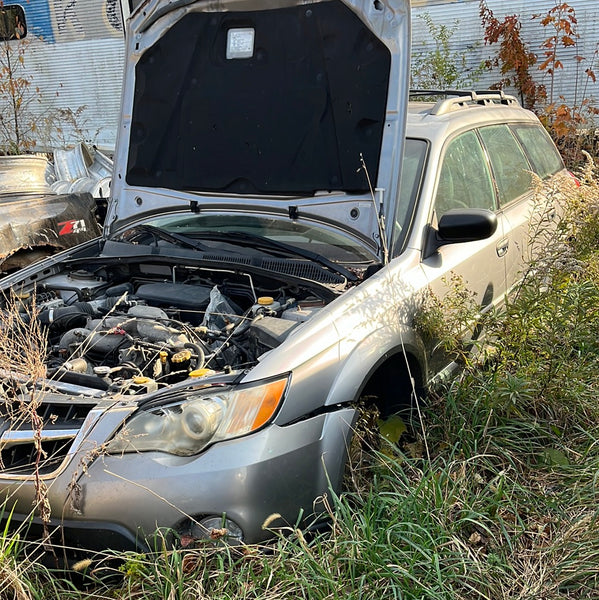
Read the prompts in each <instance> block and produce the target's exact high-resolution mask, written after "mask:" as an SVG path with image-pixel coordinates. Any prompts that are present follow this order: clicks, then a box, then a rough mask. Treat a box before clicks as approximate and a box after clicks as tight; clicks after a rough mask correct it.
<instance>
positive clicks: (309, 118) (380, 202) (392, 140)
mask: <svg viewBox="0 0 599 600" xmlns="http://www.w3.org/2000/svg"><path fill="white" fill-rule="evenodd" d="M409 44H410V20H409V2H408V0H351V1H345V0H328V1H324V2H305V1H302V2H295V1H292V0H231V1H228V0H221V1H217V2H213V1H210V2H208V1H193V0H169V1H166V0H148V1H147V2H144V3H142V4H141V5H140V6H138V7H137V8H136V9H135V10H134V11H133V13H132V15H131V17H130V19H129V22H128V29H127V56H128V58H127V61H126V65H127V67H126V69H127V70H126V73H125V82H124V92H123V110H122V115H123V117H122V123H121V127H120V132H119V138H118V141H117V149H116V156H115V173H114V179H113V189H112V196H113V198H112V200H111V204H110V206H109V210H108V216H107V221H106V223H107V225H106V232H107V234H108V233H110V232H113V231H115V230H117V229H120V228H121V227H124V226H126V225H128V224H130V223H131V222H133V221H136V220H138V219H140V218H143V217H144V216H146V215H152V214H156V213H157V212H162V211H165V210H185V209H187V207H191V208H192V209H193V210H196V211H197V210H214V211H218V210H221V209H227V210H231V209H236V210H242V211H244V212H245V211H247V212H256V211H259V212H263V213H264V212H272V213H278V214H288V215H289V217H290V218H293V219H302V218H305V219H310V220H312V221H314V220H323V221H326V222H327V223H328V224H329V225H331V224H333V225H335V226H338V227H340V228H343V229H346V230H348V231H350V232H351V233H353V234H354V235H356V236H358V237H361V238H363V239H364V240H366V241H367V242H369V243H371V245H372V246H373V247H375V248H376V247H377V246H378V242H377V241H376V240H377V238H378V237H379V235H380V227H379V222H378V219H377V215H378V213H379V212H380V211H381V206H382V210H383V211H384V213H386V216H387V217H389V216H390V215H392V213H393V207H392V199H394V198H396V197H397V192H398V184H399V174H400V173H399V172H400V166H401V155H402V148H403V137H404V130H405V117H404V115H405V112H406V105H407V86H408V81H409ZM375 189H377V190H378V191H376V192H375Z"/></svg>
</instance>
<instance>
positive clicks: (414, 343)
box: [325, 326, 427, 406]
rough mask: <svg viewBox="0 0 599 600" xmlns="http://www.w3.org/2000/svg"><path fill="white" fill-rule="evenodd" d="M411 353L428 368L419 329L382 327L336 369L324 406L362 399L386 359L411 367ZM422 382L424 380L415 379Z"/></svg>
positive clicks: (424, 368) (358, 346)
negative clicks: (370, 381)
mask: <svg viewBox="0 0 599 600" xmlns="http://www.w3.org/2000/svg"><path fill="white" fill-rule="evenodd" d="M408 356H411V357H413V359H415V360H416V361H417V363H418V365H419V366H420V372H421V373H426V372H427V361H426V351H425V347H424V344H423V342H422V340H421V339H420V337H419V335H418V334H417V332H416V331H414V330H413V329H411V328H408V327H401V328H399V329H393V328H391V327H389V326H384V327H381V328H380V329H378V330H376V331H374V332H373V333H372V334H371V335H369V336H368V337H366V338H364V339H363V340H362V341H361V342H360V343H359V344H358V345H356V346H355V347H354V348H353V349H352V351H351V352H350V354H349V355H348V356H347V357H346V358H345V360H344V361H343V363H342V364H341V365H340V368H339V370H338V372H337V375H336V377H335V380H334V382H333V385H332V386H331V388H330V391H329V394H328V396H327V399H326V401H325V406H332V405H336V404H345V403H347V402H354V401H356V400H358V399H359V397H360V394H361V393H362V390H363V389H364V387H365V385H366V384H367V382H368V381H369V379H370V378H371V377H372V376H373V375H374V373H375V372H376V370H377V369H378V368H379V367H380V366H381V365H382V364H383V363H385V362H386V361H387V360H389V359H393V357H395V358H396V359H397V368H398V369H400V368H403V367H406V368H407V367H408V366H409V365H408V362H407V357H408ZM415 384H416V385H417V386H422V385H423V382H422V381H417V382H415Z"/></svg>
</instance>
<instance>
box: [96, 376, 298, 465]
mask: <svg viewBox="0 0 599 600" xmlns="http://www.w3.org/2000/svg"><path fill="white" fill-rule="evenodd" d="M287 381H288V377H285V378H283V379H277V380H274V381H269V382H266V383H264V382H260V383H258V384H250V385H241V386H238V387H233V388H209V389H204V390H201V391H198V392H197V393H194V395H193V396H188V397H187V398H185V399H184V400H181V401H179V402H175V403H172V404H169V405H166V406H160V407H158V408H153V409H149V410H143V409H142V410H140V411H138V412H137V413H135V414H134V415H133V416H132V417H131V418H130V419H129V420H128V421H127V422H126V423H125V425H124V427H123V428H122V429H121V430H120V431H119V432H118V433H117V434H116V435H115V437H114V438H113V439H112V440H111V441H110V442H109V443H108V444H107V447H106V450H107V451H108V452H109V453H110V454H117V453H123V452H148V451H159V452H168V453H169V454H177V455H179V456H191V455H193V454H197V453H198V452H200V451H201V450H203V449H204V448H205V447H206V446H208V444H212V443H214V442H218V441H221V440H226V439H230V438H234V437H239V436H242V435H245V434H248V433H251V432H252V431H256V430H258V429H260V428H261V427H262V426H264V425H265V424H266V423H268V422H269V421H270V419H271V418H272V417H273V415H274V414H275V412H276V410H277V408H278V406H279V404H280V403H281V400H282V399H283V396H284V394H285V389H286V388H287Z"/></svg>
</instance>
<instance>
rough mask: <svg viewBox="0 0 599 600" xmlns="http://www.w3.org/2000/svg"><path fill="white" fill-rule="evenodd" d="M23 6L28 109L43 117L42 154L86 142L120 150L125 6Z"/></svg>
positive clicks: (67, 1)
mask: <svg viewBox="0 0 599 600" xmlns="http://www.w3.org/2000/svg"><path fill="white" fill-rule="evenodd" d="M5 4H9V2H7V1H5ZM20 4H21V6H23V8H24V10H25V17H26V20H27V26H28V35H27V37H26V38H25V40H24V41H23V43H24V44H25V46H24V52H23V65H24V67H25V71H26V74H25V75H24V76H25V77H26V78H27V79H28V80H30V81H31V86H30V90H32V93H31V94H30V95H31V96H32V101H30V102H29V104H28V107H27V108H28V110H30V111H31V112H32V113H35V114H36V115H37V133H36V136H37V138H38V148H48V147H49V148H52V147H57V146H60V145H68V144H71V143H74V142H78V141H80V140H81V139H85V141H87V142H89V143H93V144H96V145H97V146H99V147H102V148H108V149H110V148H112V147H114V142H115V137H116V130H117V126H118V119H119V110H120V99H121V81H122V73H123V63H124V40H123V24H122V17H121V8H120V2H119V0H27V1H21V2H20ZM10 44H12V45H13V46H14V45H15V44H16V42H10Z"/></svg>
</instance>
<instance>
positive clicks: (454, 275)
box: [422, 129, 507, 372]
mask: <svg viewBox="0 0 599 600" xmlns="http://www.w3.org/2000/svg"><path fill="white" fill-rule="evenodd" d="M440 164H441V167H440V169H439V171H438V173H439V175H438V180H437V186H436V192H435V197H434V201H433V210H432V214H431V219H430V233H429V235H434V232H435V229H436V227H437V223H438V220H439V219H440V218H441V217H442V216H443V214H444V213H446V212H447V211H449V210H451V209H470V208H477V209H480V208H482V209H488V210H490V211H493V212H495V213H496V215H497V218H498V227H497V229H496V231H495V233H494V234H493V235H491V237H489V238H487V239H483V240H477V241H469V242H458V243H451V244H445V245H441V246H440V247H439V248H438V249H436V250H435V251H434V252H432V253H429V255H428V256H427V255H426V254H427V251H426V249H423V259H422V268H423V270H424V272H425V274H426V277H427V280H428V282H429V288H430V290H431V291H432V293H433V294H434V296H436V297H437V298H439V299H443V298H445V302H443V301H442V305H445V308H446V310H448V312H452V311H454V308H451V309H450V308H448V307H450V306H451V307H454V305H455V303H456V302H460V297H461V298H462V301H463V302H464V303H465V304H471V306H470V307H468V308H469V309H471V308H473V307H478V309H479V310H480V311H481V312H484V311H486V310H489V309H490V308H491V307H493V306H494V305H496V304H498V303H500V302H502V300H503V297H504V294H505V289H506V288H505V285H506V279H505V254H506V250H507V240H506V238H505V235H504V231H503V223H502V219H503V217H502V215H501V213H500V212H499V211H498V207H497V199H496V192H495V187H494V184H493V179H492V177H491V172H490V169H489V163H488V160H487V157H486V154H485V151H484V149H483V146H482V144H481V141H480V138H479V136H478V133H477V131H476V130H474V129H473V130H470V131H467V132H464V133H462V134H460V135H458V136H457V137H455V138H454V139H452V140H451V141H450V142H449V143H448V144H446V148H445V150H444V152H443V155H442V159H441V163H440ZM460 295H461V296H460ZM454 313H455V311H454ZM453 316H454V317H455V314H453ZM448 319H449V318H448ZM447 325H448V327H450V326H451V324H450V322H449V320H448V323H447ZM479 333H480V331H478V328H477V327H474V324H472V329H471V331H470V333H468V331H466V330H465V331H464V332H463V334H464V335H465V336H466V337H468V336H469V335H473V336H474V337H477V336H478V334H479ZM452 361H453V357H452V356H451V355H448V354H447V353H446V352H445V351H444V348H442V347H441V346H440V345H439V344H435V342H434V340H431V347H430V348H429V365H430V367H431V369H432V370H433V371H434V372H439V371H441V370H442V369H444V368H445V367H446V366H448V365H449V364H450V363H451V362H452Z"/></svg>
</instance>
